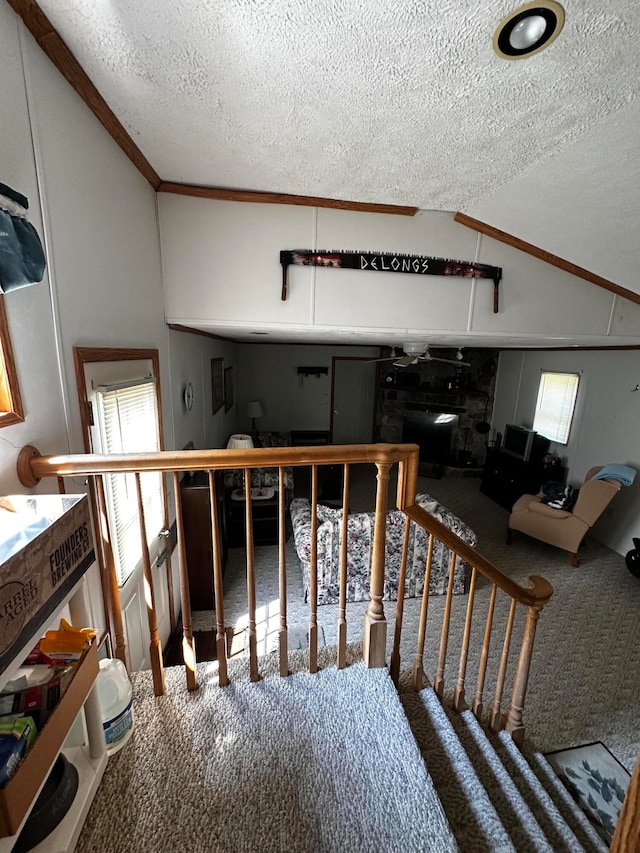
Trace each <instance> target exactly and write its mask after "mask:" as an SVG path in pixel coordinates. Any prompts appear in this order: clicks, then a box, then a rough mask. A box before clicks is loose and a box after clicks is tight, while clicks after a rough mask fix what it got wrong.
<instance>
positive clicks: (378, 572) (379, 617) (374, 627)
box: [363, 462, 391, 668]
mask: <svg viewBox="0 0 640 853" xmlns="http://www.w3.org/2000/svg"><path fill="white" fill-rule="evenodd" d="M376 467H377V468H378V476H377V481H378V487H377V490H376V516H375V523H374V532H373V555H372V559H371V585H370V600H369V607H368V608H367V612H366V613H365V615H364V640H363V649H364V660H365V663H366V665H367V666H368V667H369V668H372V667H381V666H385V665H386V648H387V620H386V618H385V615H384V608H383V606H382V596H383V595H384V569H385V561H384V551H385V539H386V533H387V506H388V499H389V469H390V468H391V464H390V463H378V462H376Z"/></svg>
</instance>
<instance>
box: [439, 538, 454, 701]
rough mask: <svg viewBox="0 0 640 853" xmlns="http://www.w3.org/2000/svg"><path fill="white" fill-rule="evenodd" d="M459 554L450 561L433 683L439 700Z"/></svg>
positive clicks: (441, 693)
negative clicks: (454, 577)
mask: <svg viewBox="0 0 640 853" xmlns="http://www.w3.org/2000/svg"><path fill="white" fill-rule="evenodd" d="M456 557H457V554H456V552H455V551H452V552H451V559H450V560H449V584H448V586H447V600H446V601H445V605H444V615H443V617H442V631H441V633H440V656H439V658H438V673H437V675H436V678H435V681H434V682H433V689H434V690H435V692H436V695H437V696H438V698H439V699H442V696H443V693H444V668H445V665H446V663H447V645H448V643H449V623H450V621H451V596H452V595H453V575H454V571H453V570H454V569H455V566H456Z"/></svg>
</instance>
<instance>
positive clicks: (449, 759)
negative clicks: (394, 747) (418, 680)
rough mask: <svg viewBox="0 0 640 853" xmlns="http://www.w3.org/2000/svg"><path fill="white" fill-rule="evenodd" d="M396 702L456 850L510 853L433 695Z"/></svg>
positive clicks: (403, 697) (410, 696) (403, 695)
mask: <svg viewBox="0 0 640 853" xmlns="http://www.w3.org/2000/svg"><path fill="white" fill-rule="evenodd" d="M400 698H401V701H402V704H403V707H404V708H405V712H406V713H407V714H408V717H409V719H410V722H411V730H412V732H413V735H414V737H415V738H416V740H417V742H418V746H419V747H420V750H421V752H422V755H423V757H424V760H425V763H426V765H427V770H428V771H429V774H430V776H431V778H432V779H433V782H434V784H435V786H436V790H437V792H438V796H439V797H440V801H441V803H442V806H443V808H444V811H445V813H446V815H447V817H448V819H449V823H450V824H451V828H452V830H453V833H454V835H455V837H456V841H457V842H458V845H459V847H460V850H463V851H465V853H498V851H505V853H506V851H514V850H515V848H514V846H513V844H512V843H511V840H510V838H509V835H508V833H507V832H506V830H505V828H504V827H503V825H502V823H501V821H500V818H499V817H498V814H497V812H496V810H495V808H494V807H493V805H492V803H491V801H490V800H489V797H488V796H487V794H486V792H485V791H484V789H483V788H482V786H481V784H480V781H479V780H478V777H477V775H476V773H475V771H474V769H473V766H472V764H471V762H470V761H469V758H468V757H467V755H466V753H465V751H464V749H463V748H462V745H461V743H460V741H459V740H458V738H457V736H456V733H455V731H454V730H453V727H452V725H451V723H450V722H449V720H448V718H447V715H446V713H445V711H444V709H443V707H442V705H441V704H440V701H439V699H438V697H437V696H436V694H435V693H434V692H433V689H432V688H430V687H429V688H426V689H425V690H422V691H421V692H420V693H415V692H414V691H412V690H407V691H403V692H401V693H400Z"/></svg>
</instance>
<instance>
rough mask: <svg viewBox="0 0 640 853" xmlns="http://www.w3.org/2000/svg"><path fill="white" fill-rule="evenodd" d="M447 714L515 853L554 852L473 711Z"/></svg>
mask: <svg viewBox="0 0 640 853" xmlns="http://www.w3.org/2000/svg"><path fill="white" fill-rule="evenodd" d="M447 714H448V717H449V719H450V721H451V723H452V724H453V728H454V730H455V731H456V734H457V735H458V737H459V738H460V742H461V743H462V745H463V747H464V749H465V752H466V753H467V755H468V756H469V759H470V760H471V763H472V764H473V767H474V770H475V771H476V774H477V775H478V778H479V779H480V782H481V784H482V786H483V787H484V788H485V790H486V792H487V794H488V796H489V798H490V800H491V802H492V803H493V805H494V807H495V809H496V811H497V812H498V815H499V816H500V819H501V821H502V823H503V825H504V827H505V829H506V830H507V832H508V833H509V836H510V838H511V841H512V842H513V845H514V846H515V848H516V850H517V851H518V853H534V851H535V853H541V851H549V852H550V853H551V851H553V853H555V851H554V850H553V847H552V846H551V844H549V842H548V840H547V838H546V836H545V834H544V832H543V831H542V829H541V828H540V825H539V824H538V821H537V820H536V818H535V816H534V814H533V812H532V811H531V809H530V808H529V806H528V804H527V803H526V802H525V800H524V799H523V798H522V796H521V794H520V792H519V791H518V789H517V787H516V785H515V783H514V782H513V780H512V779H511V777H510V775H509V773H508V772H507V770H506V768H505V766H504V764H503V763H502V761H500V758H499V757H498V755H497V753H496V751H495V749H494V748H493V746H492V744H491V742H490V741H489V739H488V737H487V735H486V733H485V732H484V730H483V729H482V727H481V726H480V724H479V723H478V721H477V720H476V718H475V716H474V715H473V713H472V712H471V711H464V712H463V713H462V714H457V713H456V712H454V711H448V712H447Z"/></svg>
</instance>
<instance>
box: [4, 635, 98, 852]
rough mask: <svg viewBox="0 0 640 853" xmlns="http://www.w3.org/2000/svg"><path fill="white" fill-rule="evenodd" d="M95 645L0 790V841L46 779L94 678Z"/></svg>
mask: <svg viewBox="0 0 640 853" xmlns="http://www.w3.org/2000/svg"><path fill="white" fill-rule="evenodd" d="M99 669H100V666H99V663H98V644H97V643H96V642H95V641H94V642H93V643H92V644H91V646H90V648H89V649H88V650H87V651H86V652H85V654H84V655H83V657H82V658H81V659H80V662H79V663H78V666H77V671H76V673H75V675H74V677H73V680H72V682H71V684H70V685H69V687H68V688H67V692H66V693H65V694H64V696H63V697H62V699H61V700H60V702H59V703H58V705H57V706H56V707H55V709H54V710H53V711H52V713H51V715H50V716H49V718H48V720H47V722H46V723H45V724H44V726H43V728H42V730H41V731H40V732H38V736H37V737H36V740H35V742H34V744H33V746H32V747H31V749H30V750H29V751H28V752H27V754H26V755H25V757H24V758H23V759H22V761H21V762H20V764H19V765H18V769H17V770H16V772H15V773H14V774H13V776H12V777H11V779H10V780H9V781H8V782H7V784H6V785H5V787H4V788H1V789H0V837H1V838H4V837H6V836H8V835H14V834H15V833H16V832H17V831H18V829H19V828H20V824H21V823H22V819H23V818H24V816H25V815H26V813H27V812H28V811H29V809H30V808H31V806H32V804H33V801H34V799H35V796H36V794H37V792H38V788H39V787H40V785H41V784H42V782H43V781H44V779H46V777H47V776H48V775H49V772H50V771H51V767H52V766H53V762H54V761H55V759H56V756H57V755H58V752H59V751H60V749H61V747H62V744H63V743H64V741H65V738H66V737H67V734H68V733H69V729H70V727H71V725H72V723H73V721H74V719H75V718H76V715H77V714H78V711H79V710H80V708H82V706H83V704H84V702H85V700H86V698H87V696H88V695H89V692H90V691H91V688H92V687H93V684H94V681H95V680H96V678H97V676H98V672H99Z"/></svg>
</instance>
